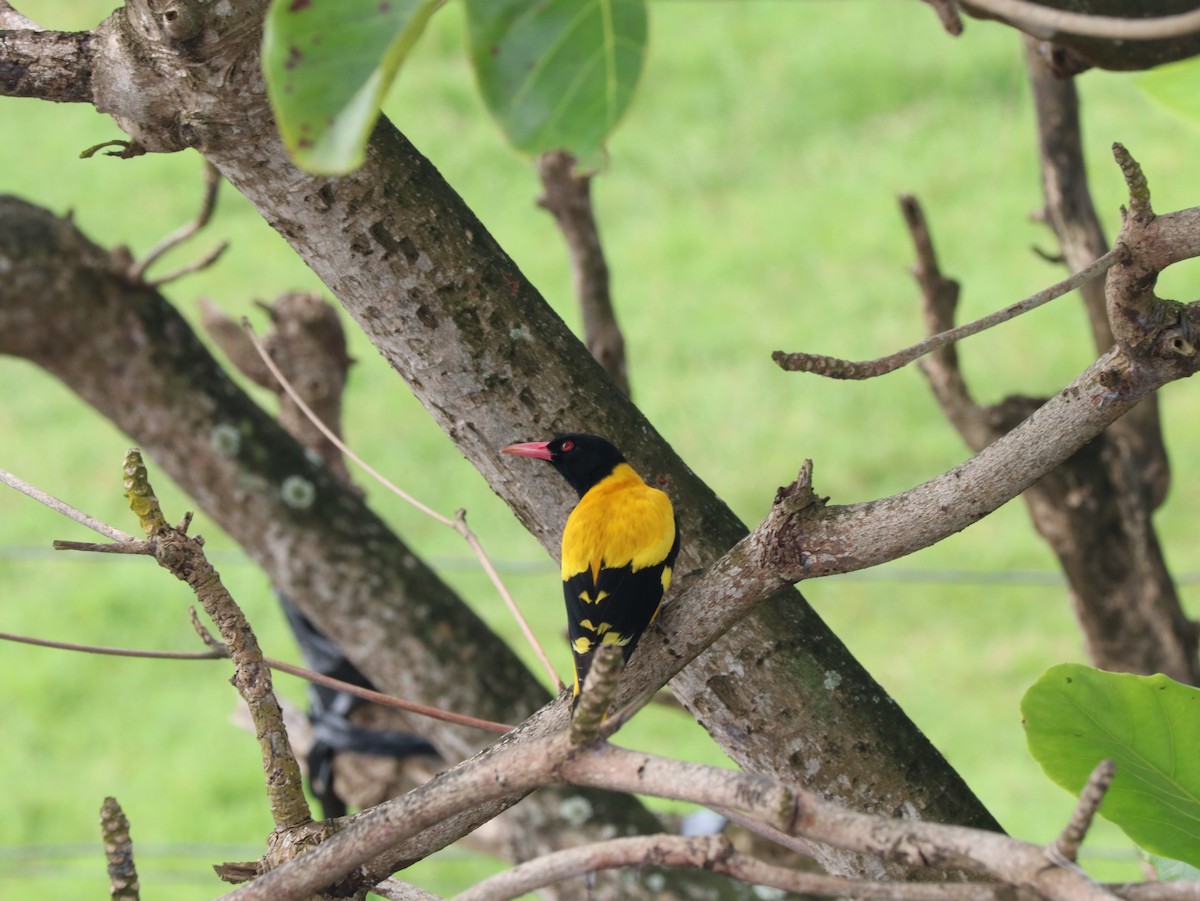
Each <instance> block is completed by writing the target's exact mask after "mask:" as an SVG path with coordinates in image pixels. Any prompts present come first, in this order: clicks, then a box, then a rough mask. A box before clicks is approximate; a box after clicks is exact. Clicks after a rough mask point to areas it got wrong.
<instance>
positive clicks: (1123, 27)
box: [966, 0, 1200, 41]
mask: <svg viewBox="0 0 1200 901" xmlns="http://www.w3.org/2000/svg"><path fill="white" fill-rule="evenodd" d="M966 5H967V6H969V7H974V8H975V9H978V10H980V11H982V12H985V13H987V14H989V15H991V16H995V17H997V18H1001V19H1005V20H1007V21H1008V22H1009V23H1010V24H1012V25H1013V26H1014V27H1016V28H1019V29H1021V30H1022V31H1025V32H1027V33H1029V34H1040V35H1041V36H1043V37H1048V36H1050V35H1053V34H1056V33H1063V34H1075V35H1080V36H1084V37H1095V38H1111V39H1112V40H1114V41H1153V40H1161V39H1164V38H1174V37H1182V36H1185V35H1191V34H1193V33H1195V32H1197V31H1200V9H1197V10H1194V11H1192V12H1186V13H1180V14H1178V15H1172V16H1158V17H1154V18H1126V17H1124V16H1097V15H1093V14H1091V13H1077V12H1071V11H1069V10H1063V9H1054V8H1052V7H1049V6H1045V5H1043V4H1041V3H1033V2H1030V0H968V2H967V4H966Z"/></svg>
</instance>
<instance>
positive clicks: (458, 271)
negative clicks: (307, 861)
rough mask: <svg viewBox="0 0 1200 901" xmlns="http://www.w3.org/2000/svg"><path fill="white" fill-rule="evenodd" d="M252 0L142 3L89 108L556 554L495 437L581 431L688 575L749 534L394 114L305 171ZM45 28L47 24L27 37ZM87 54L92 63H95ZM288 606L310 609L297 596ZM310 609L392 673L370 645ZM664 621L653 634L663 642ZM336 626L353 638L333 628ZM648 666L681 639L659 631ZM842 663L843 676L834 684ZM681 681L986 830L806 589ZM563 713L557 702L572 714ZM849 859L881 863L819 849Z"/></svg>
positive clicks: (752, 757)
mask: <svg viewBox="0 0 1200 901" xmlns="http://www.w3.org/2000/svg"><path fill="white" fill-rule="evenodd" d="M263 7H264V4H263V3H262V2H253V3H244V4H238V5H236V6H234V7H233V9H232V10H231V9H229V8H228V7H227V6H225V5H218V7H217V8H219V9H221V10H222V11H223V12H224V14H223V15H218V14H217V13H216V12H215V10H214V8H213V7H203V8H200V9H198V13H199V16H200V20H199V21H200V25H199V28H198V29H197V30H196V31H195V33H194V34H192V35H191V36H190V37H189V38H188V39H187V40H186V41H179V40H177V39H175V38H173V37H172V36H171V35H170V33H169V31H168V30H167V29H166V28H165V26H164V23H163V22H162V21H161V20H160V19H159V18H158V16H157V15H156V13H155V11H154V9H153V8H152V5H151V4H149V3H148V2H146V0H133V2H130V3H129V4H128V5H127V6H126V7H124V8H123V9H122V10H118V11H117V12H116V13H115V14H114V15H113V17H111V18H110V19H109V20H108V21H107V22H105V23H104V24H103V25H101V26H100V27H99V28H97V29H96V30H95V32H94V33H93V38H92V41H91V45H92V47H93V51H94V57H93V58H94V62H95V66H94V70H93V76H92V80H91V84H92V86H93V90H94V95H93V97H94V102H95V105H96V106H97V108H98V109H100V110H102V111H104V112H107V113H109V114H111V115H112V116H113V117H114V119H116V121H117V122H118V123H119V124H120V125H121V127H122V128H123V129H124V130H125V131H126V132H127V133H128V134H129V135H130V136H131V138H132V139H133V140H134V141H135V142H136V143H137V144H138V145H140V146H141V147H144V148H146V149H148V150H152V151H160V152H170V151H175V150H180V149H184V148H185V147H195V148H196V149H198V150H200V151H201V152H202V153H203V154H204V155H205V156H206V157H207V158H208V159H209V160H210V161H211V162H212V163H214V164H215V165H216V166H217V168H218V169H219V170H220V171H221V172H222V174H223V175H224V176H225V177H226V178H227V179H228V180H229V181H230V182H231V183H232V184H234V186H235V187H237V188H238V190H240V191H242V192H243V193H244V194H245V195H246V196H247V197H248V198H249V199H250V200H251V202H252V203H254V205H255V206H256V207H257V208H258V209H259V211H260V212H261V213H262V215H263V216H264V217H265V218H266V219H267V220H268V221H269V222H270V223H271V224H272V225H273V226H274V227H275V228H276V229H277V230H278V231H279V232H280V233H281V234H282V235H283V236H284V237H285V238H287V240H288V241H289V242H290V243H291V244H292V246H293V247H294V248H295V249H296V251H297V252H298V253H299V254H300V255H301V256H302V257H303V258H304V259H305V261H306V262H307V263H308V264H309V265H310V266H311V267H312V268H313V269H314V271H316V272H317V274H318V275H319V276H320V277H321V278H322V279H323V280H324V281H325V282H326V284H327V285H328V286H329V287H330V289H331V290H332V291H333V293H334V294H335V296H336V297H337V298H338V299H339V301H340V302H341V303H342V304H343V305H344V306H345V307H346V309H347V310H348V311H349V312H350V313H351V315H352V316H353V317H354V318H355V319H356V320H357V322H358V323H359V325H360V326H361V327H362V328H363V329H364V330H365V332H366V333H367V335H368V336H369V337H370V338H371V340H372V341H373V342H374V343H375V344H376V346H377V347H378V348H379V349H380V350H381V352H382V353H383V355H384V356H385V358H387V359H388V360H389V362H391V364H392V365H393V366H394V367H395V368H396V370H397V371H398V372H399V373H400V374H401V375H402V376H403V377H404V378H405V380H406V381H408V383H409V385H410V386H411V387H412V389H413V390H414V392H415V393H416V394H417V396H418V397H419V398H420V399H421V400H422V402H423V403H424V404H425V405H426V407H427V408H428V409H429V410H430V412H431V414H432V415H433V416H434V418H435V419H436V420H437V421H438V423H439V424H440V425H441V426H442V427H443V429H444V430H445V431H446V432H447V433H448V434H449V435H450V436H451V437H452V438H453V439H454V440H455V442H456V443H457V444H458V446H459V448H460V450H461V451H462V452H463V453H464V454H465V455H466V456H467V457H468V458H469V459H470V460H471V461H472V462H473V463H474V464H475V465H476V466H477V467H478V468H479V470H480V471H481V472H482V474H483V475H484V477H485V478H486V479H487V480H488V482H489V483H490V484H491V485H492V486H493V487H494V488H495V489H496V490H497V492H498V493H499V494H500V495H501V496H502V497H503V498H504V499H505V500H506V501H507V502H508V503H509V504H510V505H511V506H512V507H513V508H514V510H515V511H516V512H517V514H518V516H520V518H521V519H522V521H523V522H525V523H526V525H527V526H528V527H529V528H530V529H531V530H532V531H533V532H534V533H535V534H536V535H537V536H538V537H539V538H540V539H541V540H542V542H543V543H544V544H545V545H546V547H547V548H548V549H549V550H550V551H551V552H552V553H556V552H557V543H558V533H559V530H560V528H561V525H562V522H563V519H564V517H565V513H566V510H567V508H568V506H569V503H570V498H569V497H568V495H567V492H565V491H563V490H562V488H561V487H560V486H559V485H557V484H556V483H555V481H554V480H552V479H539V480H529V479H528V478H526V477H525V474H524V473H518V472H517V471H516V470H514V469H512V468H511V466H510V463H509V462H508V461H505V460H503V459H501V457H500V455H499V454H498V453H497V449H498V448H499V447H500V446H502V445H504V444H506V443H508V442H510V441H513V440H516V439H519V438H527V437H536V436H539V435H546V434H550V433H553V432H555V431H559V430H564V429H572V428H575V429H578V428H583V427H586V428H588V429H589V430H591V431H598V432H603V433H605V434H608V435H609V436H611V437H612V438H613V439H614V440H615V441H616V443H618V444H619V445H620V446H621V447H622V448H623V449H625V450H626V452H627V454H628V455H629V457H630V458H631V459H632V460H633V461H634V462H635V463H636V464H637V465H638V466H639V467H640V468H641V469H642V470H643V471H644V472H646V473H647V474H649V475H651V476H652V477H654V478H656V479H657V480H658V481H659V482H661V483H662V484H664V485H666V487H667V490H668V491H669V492H670V493H671V495H672V498H673V499H674V501H675V503H676V507H677V509H678V511H679V513H680V518H681V521H682V522H684V523H685V524H686V525H685V544H684V548H683V551H682V554H681V558H680V566H679V572H680V574H681V576H682V577H681V578H680V584H681V585H682V586H684V587H686V584H687V582H688V577H687V573H688V572H689V571H691V572H694V571H696V570H698V569H699V568H701V567H703V566H704V565H706V564H707V563H709V562H711V561H712V560H714V559H715V558H716V557H717V555H719V554H720V553H721V552H722V551H724V550H725V549H726V548H728V547H729V546H730V545H732V544H734V543H735V542H736V541H737V540H738V539H739V538H741V537H742V536H743V535H745V529H744V527H743V526H742V525H741V524H740V523H739V522H738V521H737V519H736V517H734V516H733V514H732V513H731V512H730V511H729V510H728V509H727V508H726V507H725V506H724V505H723V504H721V503H720V501H719V500H718V499H717V498H716V497H715V496H714V495H713V494H712V492H711V491H710V490H709V489H708V488H707V487H706V486H705V485H703V483H701V482H700V481H699V480H698V479H697V478H696V477H695V476H694V475H693V474H692V473H691V472H690V470H688V469H687V467H686V466H685V465H684V464H683V462H682V461H681V460H679V459H678V457H677V456H675V455H674V454H673V453H672V452H671V451H670V449H669V448H668V447H667V446H666V444H665V442H663V441H662V439H661V438H660V437H659V436H657V435H656V434H655V433H654V431H653V429H652V427H651V426H650V425H649V423H648V422H646V420H645V419H644V417H643V416H641V414H640V413H639V412H638V411H637V409H636V408H635V407H633V406H632V405H631V404H630V403H629V402H628V400H627V399H626V398H624V397H623V396H622V395H621V393H620V392H619V391H618V390H616V389H615V388H614V386H613V385H612V383H611V382H610V381H609V380H608V379H607V378H605V377H604V376H603V374H602V372H601V370H600V369H599V367H598V366H597V364H596V363H595V362H594V361H593V360H592V359H591V358H590V356H589V355H588V354H587V352H586V350H585V349H584V348H583V347H582V346H581V345H580V343H579V342H578V340H577V339H576V338H575V337H574V336H572V335H571V334H570V333H569V331H568V330H567V329H566V328H565V327H564V326H563V324H562V322H561V321H560V320H559V319H558V318H557V316H555V315H554V313H553V312H552V311H551V310H550V309H549V308H548V307H547V306H546V305H545V303H544V302H543V301H542V300H541V298H540V297H538V296H537V294H536V292H535V291H534V289H533V288H532V286H530V285H529V283H528V282H527V281H526V280H525V278H524V277H523V276H522V275H521V273H520V272H519V270H517V269H516V267H515V266H514V265H513V264H512V261H511V260H510V259H508V257H507V256H506V255H505V254H504V252H503V251H502V250H501V249H500V248H499V247H498V246H497V245H496V244H495V242H494V241H493V240H492V239H491V237H490V236H489V235H488V234H487V232H486V230H485V229H484V228H483V226H482V225H481V224H480V223H479V222H478V220H477V219H475V217H474V216H473V215H472V214H471V212H470V210H469V209H467V208H466V207H465V205H464V204H463V203H462V201H461V199H460V198H458V197H457V195H455V193H454V192H453V190H452V189H451V188H450V187H449V186H448V185H447V184H446V183H445V182H444V181H443V180H442V179H441V177H440V176H439V175H438V173H437V172H436V170H434V168H433V167H432V166H431V165H430V164H429V163H428V161H426V160H425V159H424V158H423V157H421V155H420V154H419V153H417V151H416V150H415V149H414V148H413V147H412V146H411V145H410V144H409V143H408V142H407V141H406V140H405V139H404V138H403V136H402V135H400V134H399V133H398V132H397V131H396V130H395V129H394V128H393V127H392V126H391V125H390V123H387V122H381V123H380V125H379V126H378V127H377V129H376V130H375V133H374V135H373V137H372V140H371V142H370V145H369V147H368V150H367V159H366V163H365V164H364V166H363V167H362V168H361V169H360V170H359V171H357V172H355V173H353V174H351V175H348V176H345V177H341V178H319V177H315V176H311V175H307V174H305V173H303V172H300V171H299V170H297V169H296V168H295V167H294V166H293V165H292V164H291V162H290V160H289V159H288V158H287V155H286V153H285V152H284V149H283V147H282V145H281V144H280V143H279V141H278V139H277V138H276V137H275V133H274V128H273V124H272V120H271V116H270V112H269V109H268V107H267V102H266V98H265V95H264V93H263V90H262V82H261V75H260V70H259V66H258V42H259V24H260V21H261V17H262V11H263ZM26 38H27V40H29V41H37V40H39V37H38V35H37V34H29V35H27V36H26ZM93 58H87V59H85V58H81V59H80V60H79V63H80V65H87V64H88V63H89V62H90V61H91V59H93ZM297 602H298V603H300V601H299V598H297ZM301 607H302V609H304V611H305V613H306V614H307V615H309V616H310V617H311V618H312V619H313V620H314V622H316V623H317V624H318V625H319V626H320V627H321V628H322V629H323V630H325V631H326V632H327V633H328V634H330V635H331V636H334V637H336V638H337V639H338V640H339V643H341V644H342V646H343V647H344V648H345V650H346V651H347V653H348V654H349V655H350V656H351V657H352V658H353V659H354V660H355V661H356V662H357V663H358V664H359V665H360V667H361V668H362V669H363V671H364V672H365V673H367V675H369V676H370V677H371V678H372V679H374V680H376V681H377V683H378V684H380V685H388V686H389V687H391V685H392V682H391V681H390V680H389V679H385V678H381V671H379V670H377V669H376V667H380V668H381V669H386V667H384V666H383V663H382V661H379V660H378V659H371V658H375V657H376V655H377V652H378V650H379V649H378V647H377V646H376V636H374V635H363V634H354V633H353V632H352V631H351V630H350V629H348V628H346V627H345V626H343V627H340V628H339V627H338V626H337V625H336V624H335V623H334V622H332V621H330V620H329V613H328V611H325V610H322V609H318V608H314V609H310V608H308V607H305V606H304V605H303V604H301ZM656 634H657V633H656ZM343 636H344V637H343ZM649 638H650V640H647V641H645V642H644V645H643V648H642V650H641V652H640V654H639V657H640V658H641V659H642V661H644V665H645V666H647V667H652V666H653V665H655V662H656V661H657V663H658V665H661V664H662V662H663V661H668V660H669V659H670V655H671V654H672V653H673V648H672V647H671V646H669V645H667V644H665V643H664V642H663V641H662V639H661V637H658V638H656V637H654V636H650V637H649ZM831 674H834V675H835V676H836V679H835V678H831ZM673 688H674V690H675V692H676V694H677V696H679V697H680V698H681V700H683V701H684V703H685V704H687V705H688V706H689V708H690V709H691V710H692V711H693V712H694V713H695V714H696V715H697V717H698V718H699V720H700V721H701V722H702V723H703V724H704V725H705V726H706V728H708V730H709V731H710V732H711V733H712V734H713V736H714V737H715V738H716V740H717V741H718V742H719V743H720V744H721V745H722V746H723V747H724V748H725V749H726V751H727V752H729V753H730V754H731V756H732V757H733V758H734V759H735V760H736V761H738V762H739V763H740V764H742V765H743V766H745V767H747V768H749V769H754V770H757V771H761V772H766V773H769V774H773V775H778V776H780V777H781V778H785V779H795V780H799V781H801V782H803V783H804V784H805V785H806V786H807V787H809V788H812V789H814V790H815V791H817V792H819V793H820V794H822V795H824V796H825V797H828V798H831V799H835V800H837V801H839V802H841V803H844V804H846V805H848V806H850V807H854V808H857V809H861V810H865V811H873V812H883V813H889V814H896V813H902V812H908V813H909V814H910V815H915V816H919V817H922V818H929V819H933V820H940V821H954V822H959V823H963V824H968V825H983V826H988V827H992V828H995V823H994V821H993V820H992V818H991V817H990V816H989V815H988V814H987V812H986V811H985V810H984V809H983V808H982V807H981V805H980V804H979V803H978V801H977V800H976V799H975V798H974V797H973V795H972V794H971V793H970V791H969V790H968V789H967V788H966V786H965V785H964V784H963V783H962V780H961V779H960V778H959V777H958V775H957V774H956V773H954V771H953V770H952V769H951V768H950V767H949V766H948V765H947V764H946V762H945V761H944V760H943V758H942V757H941V755H940V754H939V753H938V752H937V751H936V749H934V748H933V747H932V746H931V745H930V744H929V743H928V741H927V740H926V739H925V738H924V736H922V735H921V734H920V732H919V731H918V730H917V729H916V728H915V727H914V726H913V725H912V723H911V722H910V721H908V719H907V718H906V717H905V716H904V714H903V712H902V711H900V710H899V708H898V707H896V705H894V704H893V703H890V701H888V699H887V696H886V694H885V693H884V692H883V691H882V689H880V688H879V686H878V685H877V684H876V683H875V682H874V681H873V680H872V679H871V678H870V676H869V675H868V674H867V673H865V672H864V671H863V669H862V668H861V666H859V665H858V664H857V662H856V661H855V660H854V659H853V657H852V656H851V655H850V654H849V653H848V652H847V651H846V649H845V648H844V647H843V646H842V644H841V642H840V641H838V640H837V638H836V637H835V636H834V635H832V633H830V632H829V630H828V629H827V628H826V627H825V626H824V624H823V623H822V622H821V621H820V620H819V618H818V617H817V616H816V614H815V613H813V612H812V611H811V609H809V608H808V607H807V605H806V604H805V603H804V602H803V600H802V599H801V598H800V597H799V595H798V594H796V593H795V592H794V591H790V590H788V591H783V592H781V593H780V594H778V595H777V596H775V597H774V598H772V599H771V600H770V601H768V602H767V603H765V604H763V605H762V606H761V607H759V608H758V609H757V610H756V611H755V612H753V613H752V614H751V615H749V616H748V617H746V619H745V620H743V621H742V622H741V623H739V624H738V625H737V627H736V628H733V629H731V630H730V632H729V634H728V635H726V636H725V637H724V638H723V639H722V640H721V641H719V642H718V643H717V644H716V645H714V646H713V647H712V648H711V649H710V650H709V651H708V652H706V653H705V654H704V655H703V656H702V657H701V658H700V659H699V660H698V661H697V662H696V663H695V664H694V665H693V666H690V667H689V668H688V669H687V670H685V671H684V672H683V673H682V674H680V675H679V676H678V677H677V678H676V679H675V680H674V682H673ZM560 715H561V714H560ZM823 861H824V862H825V863H826V864H827V866H829V867H830V868H831V869H833V870H835V871H838V872H846V873H855V872H866V873H873V874H874V873H878V867H877V864H875V863H874V862H872V861H862V860H860V859H856V858H855V857H854V856H853V855H848V854H842V853H837V852H826V853H824V854H823Z"/></svg>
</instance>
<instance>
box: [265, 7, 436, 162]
mask: <svg viewBox="0 0 1200 901" xmlns="http://www.w3.org/2000/svg"><path fill="white" fill-rule="evenodd" d="M442 2H444V0H383V2H381V0H272V3H271V7H270V9H269V10H268V11H267V20H266V24H265V27H264V30H263V54H262V55H263V71H264V73H265V74H266V79H267V95H268V97H269V98H270V100H271V107H272V109H273V110H274V111H275V121H276V122H277V123H278V126H279V133H280V135H282V137H283V141H284V143H285V144H286V145H287V148H288V151H289V152H290V153H291V154H292V157H293V159H295V160H296V162H297V164H298V165H300V166H302V167H303V168H305V169H307V170H309V171H310V172H317V173H321V174H328V175H336V174H340V173H343V172H349V171H350V170H351V169H354V168H356V167H357V166H359V165H361V164H362V161H363V153H364V148H365V147H366V143H367V138H368V137H369V136H370V134H371V128H372V127H373V126H374V125H375V121H376V120H377V119H378V118H379V105H380V103H381V102H382V101H383V97H384V95H385V94H386V93H387V90H388V88H389V87H391V84H392V80H393V79H394V78H395V76H396V72H397V70H398V69H399V68H400V64H401V63H402V62H403V61H404V57H405V56H406V55H407V53H408V51H409V49H410V48H411V47H412V45H413V44H414V43H415V42H416V40H417V38H418V37H419V36H420V34H421V32H422V31H423V30H424V28H425V23H426V22H428V21H429V17H430V16H431V15H433V13H434V10H436V9H437V8H438V7H439V6H440V5H441V4H442Z"/></svg>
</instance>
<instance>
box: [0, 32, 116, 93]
mask: <svg viewBox="0 0 1200 901" xmlns="http://www.w3.org/2000/svg"><path fill="white" fill-rule="evenodd" d="M0 12H2V11H0ZM4 27H6V26H5V22H4V21H3V20H0V28H4ZM95 52H96V50H95V47H94V45H93V41H92V35H91V34H90V33H88V32H74V33H67V32H62V31H40V30H33V29H30V28H28V27H23V28H21V29H19V30H13V31H0V94H3V95H5V96H7V97H36V98H38V99H40V100H53V101H55V102H57V103H91V102H93V100H94V97H93V95H92V59H93V55H94V53H95Z"/></svg>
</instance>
